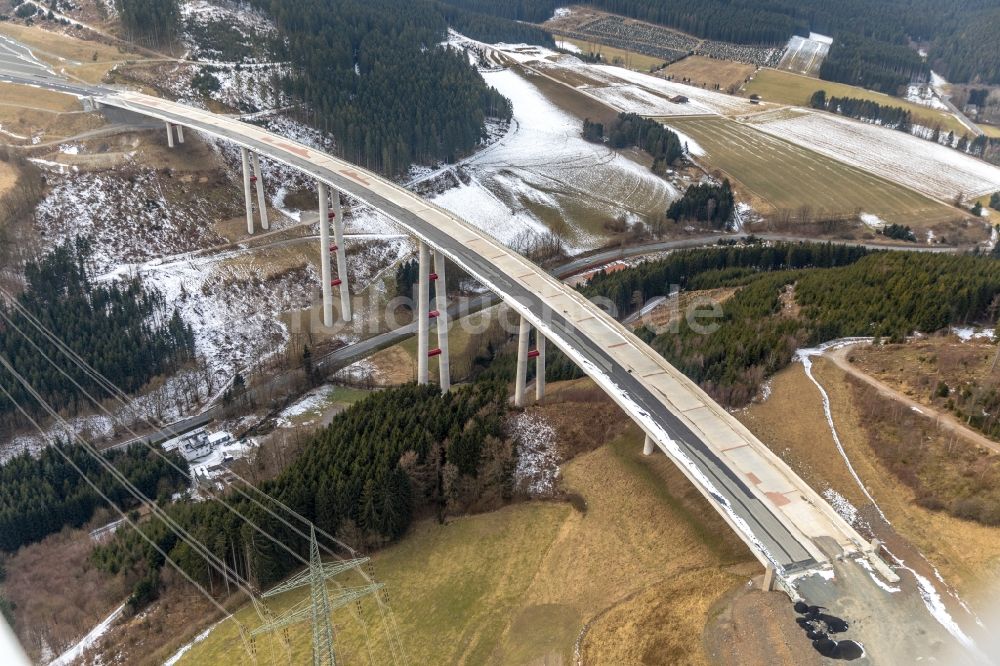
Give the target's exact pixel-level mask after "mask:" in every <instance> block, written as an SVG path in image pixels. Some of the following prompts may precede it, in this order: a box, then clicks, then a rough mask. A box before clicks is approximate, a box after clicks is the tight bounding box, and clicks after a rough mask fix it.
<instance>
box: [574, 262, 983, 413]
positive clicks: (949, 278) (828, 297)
mask: <svg viewBox="0 0 1000 666" xmlns="http://www.w3.org/2000/svg"><path fill="white" fill-rule="evenodd" d="M672 284H677V285H680V287H681V288H682V289H686V290H699V289H710V288H716V287H723V286H736V287H739V290H738V291H737V292H736V294H735V295H734V296H733V297H732V298H731V299H729V300H728V301H726V302H725V303H724V304H723V305H722V306H721V307H722V312H723V317H722V318H721V319H719V320H716V323H718V324H719V328H718V330H717V331H716V332H714V333H711V334H707V335H702V334H700V333H697V332H695V331H694V330H692V329H691V328H690V327H689V326H686V325H681V326H680V329H679V330H678V331H671V332H666V333H664V334H662V335H657V334H655V333H654V332H651V331H644V332H641V335H642V336H643V337H644V338H645V339H647V340H648V341H650V344H651V345H652V346H653V348H654V349H656V350H657V351H658V352H660V353H661V354H663V356H664V357H665V358H666V359H667V360H669V361H670V362H671V363H673V364H674V365H676V366H677V367H678V368H679V369H680V370H681V371H682V372H684V373H685V374H686V375H688V376H689V377H691V378H692V379H694V380H695V381H697V382H699V383H700V384H701V385H702V386H703V387H704V388H705V389H706V390H707V391H708V392H709V393H711V394H712V395H713V396H714V397H716V399H719V400H721V401H722V402H724V403H726V404H729V405H742V404H745V403H746V402H748V401H749V400H750V399H751V398H753V396H754V395H755V394H756V392H757V390H758V388H759V385H760V383H761V382H762V381H763V380H764V379H765V378H766V377H767V376H769V375H771V374H773V373H774V372H776V371H778V370H780V369H781V368H783V367H784V366H786V365H787V364H788V363H789V361H790V360H791V358H792V355H793V353H794V352H795V350H796V349H797V348H798V347H800V346H809V345H815V344H819V343H821V342H824V341H827V340H832V339H836V338H840V337H846V336H881V337H886V338H891V339H894V340H902V339H904V338H905V337H906V336H907V335H909V334H910V333H912V332H914V331H919V332H924V333H931V332H934V331H937V330H939V329H941V328H944V327H946V326H948V325H949V324H966V323H970V322H977V321H985V320H988V319H989V318H990V317H992V316H995V309H996V307H997V305H998V304H1000V265H998V263H997V261H996V260H995V259H991V258H986V257H960V256H945V255H931V254H922V253H910V252H876V253H869V252H867V251H865V250H864V249H862V248H848V247H842V246H830V245H779V246H776V247H772V248H766V247H745V248H729V249H720V250H692V251H687V252H678V253H675V254H674V255H671V256H670V257H668V258H666V259H664V260H661V261H657V262H647V263H645V264H642V265H640V266H638V267H635V268H631V269H627V270H624V271H618V272H615V273H610V274H598V275H596V276H595V277H594V278H593V280H591V282H590V284H588V285H587V286H586V287H584V288H583V293H584V294H586V295H587V296H588V297H593V296H597V295H601V296H606V297H608V298H610V299H611V300H612V301H614V302H615V304H616V305H617V306H618V307H619V309H620V312H621V313H623V314H628V313H630V312H632V311H634V310H635V309H636V308H637V307H638V305H639V304H641V303H642V301H643V300H644V299H648V298H652V297H654V296H659V295H664V294H667V293H669V288H670V285H672ZM637 296H638V297H637ZM790 303H791V304H793V305H789V304H790ZM991 313H992V314H991Z"/></svg>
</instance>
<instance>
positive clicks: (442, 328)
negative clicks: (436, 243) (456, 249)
mask: <svg viewBox="0 0 1000 666" xmlns="http://www.w3.org/2000/svg"><path fill="white" fill-rule="evenodd" d="M444 270H445V269H444V255H443V254H442V253H441V251H440V250H435V251H434V309H435V310H437V313H438V314H437V340H438V349H440V350H441V354H440V355H439V356H438V374H439V376H440V381H441V392H442V393H447V392H448V391H449V389H451V361H450V360H449V358H448V284H447V282H446V280H445V274H444Z"/></svg>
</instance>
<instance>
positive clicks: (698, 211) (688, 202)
mask: <svg viewBox="0 0 1000 666" xmlns="http://www.w3.org/2000/svg"><path fill="white" fill-rule="evenodd" d="M735 209H736V198H735V197H734V196H733V188H732V186H731V185H730V184H729V180H728V179H726V180H723V181H722V183H721V184H720V185H713V184H711V183H699V184H697V185H690V186H689V187H688V188H687V190H685V191H684V196H682V197H681V198H680V199H678V200H676V201H674V202H673V203H671V204H670V207H669V208H667V219H670V220H674V221H676V222H684V221H687V220H696V221H698V222H707V223H708V224H709V225H711V226H712V227H715V228H716V229H725V228H726V225H728V224H729V220H730V219H731V218H732V217H733V211H734V210H735Z"/></svg>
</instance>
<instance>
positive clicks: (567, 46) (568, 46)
mask: <svg viewBox="0 0 1000 666" xmlns="http://www.w3.org/2000/svg"><path fill="white" fill-rule="evenodd" d="M556 48H558V49H562V50H563V51H569V52H570V53H583V50H582V49H581V48H580V47H579V46H577V45H576V44H573V43H571V42H561V41H557V42H556Z"/></svg>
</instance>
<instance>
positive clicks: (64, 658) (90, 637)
mask: <svg viewBox="0 0 1000 666" xmlns="http://www.w3.org/2000/svg"><path fill="white" fill-rule="evenodd" d="M124 611H125V604H122V605H121V606H119V607H118V608H116V609H115V610H114V611H113V612H112V613H111V615H109V616H108V617H106V618H105V619H104V620H103V621H102V622H101V623H100V624H98V625H97V626H96V627H94V628H93V629H91V630H90V633H89V634H87V635H86V636H84V637H83V638H82V639H81V640H80V642H79V643H77V644H76V645H74V646H73V647H71V648H70V649H68V650H66V651H65V652H63V653H62V654H61V655H59V657H58V658H57V659H56V660H55V661H53V662H51V663H50V664H49V666H69V664H72V663H73V662H74V661H76V660H77V659H79V658H80V657H81V656H83V653H84V652H86V651H87V650H88V649H89V648H91V647H93V646H94V645H96V644H97V641H99V640H100V639H101V636H103V635H104V634H106V633H107V631H108V629H109V628H110V627H111V624H112V623H113V622H114V621H115V620H117V619H118V618H119V617H120V616H121V614H122V613H123V612H124Z"/></svg>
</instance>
